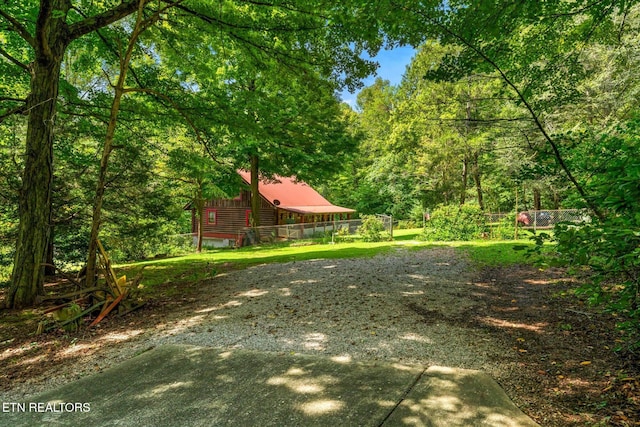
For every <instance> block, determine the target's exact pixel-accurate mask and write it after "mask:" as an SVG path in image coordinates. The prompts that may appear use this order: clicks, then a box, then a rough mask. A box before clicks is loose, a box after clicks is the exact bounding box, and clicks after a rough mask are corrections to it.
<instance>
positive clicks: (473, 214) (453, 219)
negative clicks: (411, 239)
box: [423, 204, 488, 241]
mask: <svg viewBox="0 0 640 427" xmlns="http://www.w3.org/2000/svg"><path fill="white" fill-rule="evenodd" d="M487 235H488V226H487V221H486V216H485V214H484V212H482V210H480V208H479V207H478V206H475V205H469V204H467V205H462V206H460V205H443V206H439V207H437V208H436V209H434V210H433V212H432V213H431V219H430V220H429V221H427V224H426V227H425V228H424V232H423V238H424V239H425V240H430V241H441V240H442V241H455V240H476V239H481V238H482V237H487Z"/></svg>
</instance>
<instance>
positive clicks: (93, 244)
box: [85, 72, 123, 288]
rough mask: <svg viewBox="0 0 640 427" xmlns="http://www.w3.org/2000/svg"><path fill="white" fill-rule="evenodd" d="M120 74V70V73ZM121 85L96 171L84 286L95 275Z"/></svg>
mask: <svg viewBox="0 0 640 427" xmlns="http://www.w3.org/2000/svg"><path fill="white" fill-rule="evenodd" d="M120 74H121V75H122V72H121V73H120ZM122 93H123V92H122V87H121V86H116V93H115V96H114V97H113V103H112V105H111V117H110V118H109V124H108V126H107V136H106V138H105V142H104V147H103V149H102V159H101V160H100V171H99V173H98V183H97V185H96V195H95V198H94V201H93V217H92V220H91V236H90V237H89V254H88V257H87V276H86V281H85V286H86V287H87V288H91V287H93V286H94V282H95V277H96V262H97V250H98V234H99V232H100V225H101V222H102V202H103V200H104V191H105V184H106V181H107V168H108V166H109V157H110V156H111V152H112V151H113V138H114V136H115V130H116V123H117V119H118V111H119V110H120V101H121V99H122Z"/></svg>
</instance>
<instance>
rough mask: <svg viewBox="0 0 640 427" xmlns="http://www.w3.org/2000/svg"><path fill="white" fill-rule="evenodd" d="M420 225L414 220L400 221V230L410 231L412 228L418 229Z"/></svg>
mask: <svg viewBox="0 0 640 427" xmlns="http://www.w3.org/2000/svg"><path fill="white" fill-rule="evenodd" d="M417 227H418V224H417V223H416V222H415V221H414V220H412V219H404V220H400V221H398V227H397V229H398V230H408V229H410V228H417Z"/></svg>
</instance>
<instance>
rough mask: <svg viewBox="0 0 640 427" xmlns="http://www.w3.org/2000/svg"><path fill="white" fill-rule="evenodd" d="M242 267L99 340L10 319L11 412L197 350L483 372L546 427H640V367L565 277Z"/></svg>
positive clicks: (176, 287) (313, 264) (369, 263)
mask: <svg viewBox="0 0 640 427" xmlns="http://www.w3.org/2000/svg"><path fill="white" fill-rule="evenodd" d="M232 267H233V266H230V267H229V268H228V269H227V270H226V271H223V270H220V274H219V275H218V276H217V277H215V278H214V279H211V280H207V281H204V282H197V283H191V282H190V283H179V284H178V283H168V284H165V285H162V286H160V287H158V288H156V289H155V290H154V291H153V299H152V300H150V301H149V302H148V304H147V305H146V306H145V307H144V308H143V309H141V310H140V311H138V312H135V313H132V314H129V315H127V316H125V317H122V318H118V317H109V318H107V319H106V320H105V321H104V322H103V323H101V324H100V325H99V326H100V327H99V328H97V329H95V330H92V331H87V330H84V331H82V332H79V333H75V334H63V333H54V334H48V335H43V336H37V337H35V336H31V335H30V334H32V333H33V331H34V330H35V324H36V320H37V316H34V315H30V314H29V313H28V312H20V313H18V312H10V311H6V310H5V311H2V312H0V378H2V380H3V381H2V386H1V387H2V393H1V394H0V400H3V401H15V400H19V399H20V398H24V396H25V395H29V394H32V393H37V392H40V391H43V390H46V389H49V388H52V387H55V386H57V385H60V384H63V383H66V382H69V381H72V380H73V379H75V378H78V377H81V376H84V375H87V374H90V373H93V372H99V371H100V370H102V369H105V368H108V367H109V366H112V365H114V364H116V363H119V362H120V361H122V360H126V359H128V358H130V357H133V356H135V355H136V354H139V353H141V352H143V351H145V350H147V349H148V348H149V347H153V346H157V345H162V344H166V343H185V344H195V345H206V346H214V347H222V348H244V349H253V350H265V351H287V352H294V353H314V354H325V355H332V356H342V357H348V358H351V359H353V360H367V361H372V360H373V361H375V360H380V361H385V362H403V363H416V364H423V365H441V366H455V367H462V368H471V369H480V370H483V371H485V372H487V373H488V374H489V375H491V376H493V377H494V378H495V379H496V380H497V381H498V382H499V383H500V384H501V385H502V386H503V388H504V389H505V391H506V392H507V394H508V395H509V396H510V397H511V398H512V399H513V400H514V402H515V403H516V404H517V405H518V406H519V407H520V408H521V409H523V410H524V411H525V412H526V413H527V414H529V415H530V416H531V417H532V418H534V419H535V420H536V421H537V422H539V423H540V424H541V425H544V426H555V425H557V426H583V425H589V424H591V425H594V424H599V425H620V426H628V425H634V423H635V422H636V420H639V419H640V410H639V408H640V400H639V395H640V391H639V389H640V386H639V384H638V378H639V375H640V372H639V371H638V364H637V361H638V360H637V358H634V357H633V355H631V354H627V353H621V352H617V353H616V352H614V351H613V348H614V347H615V346H616V345H617V344H618V343H617V342H616V341H617V340H618V341H619V340H620V339H621V338H622V337H621V336H620V335H619V332H617V331H616V330H615V328H614V325H615V318H612V317H610V316H608V315H605V314H601V313H598V312H596V311H594V310H592V309H590V308H588V307H585V306H584V305H583V304H581V303H580V301H578V300H577V299H576V298H575V297H574V296H573V295H572V293H571V292H570V291H571V289H572V288H573V287H575V285H576V283H574V282H573V281H572V280H571V279H570V278H568V277H567V276H566V274H565V272H564V271H562V270H557V269H550V270H545V271H540V270H538V269H536V268H533V267H528V266H514V267H509V268H499V269H486V270H484V271H481V272H477V271H474V269H473V268H471V267H470V266H469V264H468V263H467V262H466V260H465V259H464V258H463V257H461V256H460V255H459V254H458V253H457V252H455V251H453V250H452V249H448V248H438V249H431V250H423V251H405V250H401V251H398V252H397V253H395V254H392V255H384V256H376V257H374V258H359V259H347V260H315V261H305V262H290V263H284V264H268V265H261V266H256V267H251V268H248V269H245V270H234V269H233V268H232Z"/></svg>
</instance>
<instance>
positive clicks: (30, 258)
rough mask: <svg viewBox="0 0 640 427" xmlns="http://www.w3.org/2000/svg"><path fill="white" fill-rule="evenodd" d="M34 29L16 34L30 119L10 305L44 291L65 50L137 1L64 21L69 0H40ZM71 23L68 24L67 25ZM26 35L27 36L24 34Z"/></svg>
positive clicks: (21, 303) (126, 12)
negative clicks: (26, 47)
mask: <svg viewBox="0 0 640 427" xmlns="http://www.w3.org/2000/svg"><path fill="white" fill-rule="evenodd" d="M39 3H40V6H39V8H38V16H37V19H36V21H35V34H33V35H31V34H28V31H27V30H25V31H24V34H20V35H21V36H22V37H23V38H24V39H25V40H26V41H27V42H28V43H29V44H30V45H31V47H32V48H33V57H34V61H33V62H32V63H31V64H30V67H29V68H30V70H29V71H30V73H31V83H30V94H29V97H28V99H27V106H28V109H27V111H28V114H29V118H28V121H27V139H26V143H25V156H24V157H25V165H24V171H23V175H22V186H21V188H20V199H19V203H18V217H19V225H18V236H17V240H16V251H15V255H14V259H13V271H12V273H11V287H10V288H9V292H8V293H7V298H6V301H5V304H6V306H7V307H9V308H22V307H26V306H31V305H33V303H34V302H35V299H36V296H37V295H38V294H39V293H41V292H42V287H43V279H44V269H43V268H42V262H43V260H44V259H45V257H46V251H47V247H48V243H49V239H50V238H51V237H50V230H49V227H50V225H51V206H52V205H51V190H52V180H53V135H54V121H55V116H56V101H57V98H58V87H59V82H60V68H61V64H62V60H63V58H64V52H65V50H66V49H67V46H68V45H69V43H71V42H72V41H73V40H75V39H77V38H79V37H81V36H83V35H85V34H88V33H90V32H92V31H94V30H96V29H98V28H101V27H104V26H107V25H110V24H111V23H113V22H115V21H117V20H119V19H122V18H123V17H125V16H127V15H129V14H130V13H132V12H133V11H135V10H136V8H137V7H138V4H136V3H122V4H120V5H119V6H114V7H113V9H111V11H112V12H113V13H111V14H109V13H107V12H105V13H103V14H102V15H101V16H100V17H99V18H101V19H97V18H96V17H90V18H87V19H86V20H84V21H78V22H75V23H74V24H72V25H68V24H67V22H66V20H67V13H68V12H69V9H70V8H71V0H41V1H40V2H39ZM71 28H72V29H71ZM25 34H26V35H25Z"/></svg>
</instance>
